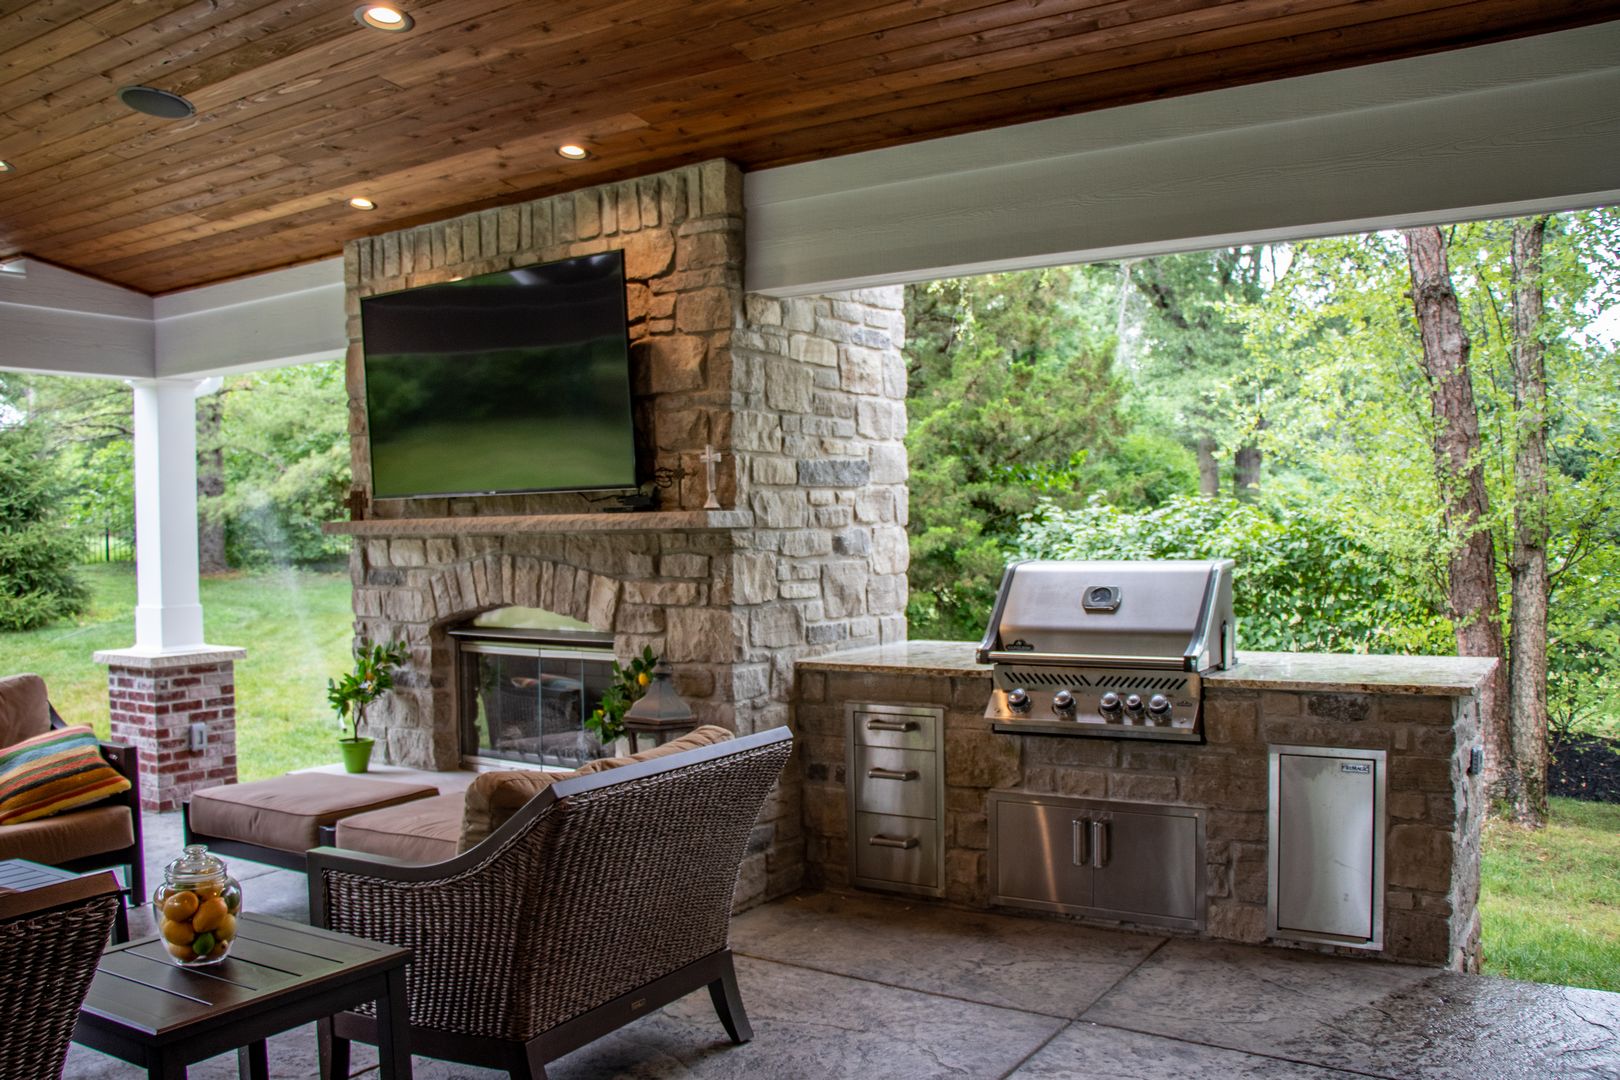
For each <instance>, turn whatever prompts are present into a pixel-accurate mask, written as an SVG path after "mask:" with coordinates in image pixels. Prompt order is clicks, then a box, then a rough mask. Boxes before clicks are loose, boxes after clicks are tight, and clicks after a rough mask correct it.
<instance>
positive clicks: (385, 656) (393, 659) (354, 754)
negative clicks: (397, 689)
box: [326, 641, 405, 773]
mask: <svg viewBox="0 0 1620 1080" xmlns="http://www.w3.org/2000/svg"><path fill="white" fill-rule="evenodd" d="M404 662H405V646H404V645H403V644H402V643H400V642H397V641H391V642H389V643H388V644H386V645H381V644H373V643H371V642H367V641H362V642H360V644H359V645H358V646H356V647H355V650H354V670H353V671H349V672H345V673H344V674H343V675H341V676H339V677H338V678H336V679H327V680H326V700H327V701H328V702H330V703H331V705H332V708H333V709H335V710H337V714H338V725H339V727H341V728H342V729H343V730H344V731H345V732H347V734H345V735H344V736H343V737H342V738H341V739H339V740H338V747H339V749H341V750H342V751H343V768H344V769H345V770H347V771H348V772H352V773H363V772H365V771H366V769H367V768H368V767H369V766H370V764H371V748H372V744H373V740H371V739H369V738H366V737H365V736H363V735H361V734H360V733H361V732H362V731H363V730H365V726H366V706H367V705H370V704H371V703H372V702H373V701H376V700H377V699H378V698H380V697H382V696H383V695H384V694H386V693H387V692H388V691H390V690H392V689H393V688H394V669H395V668H396V667H398V666H399V665H401V664H403V663H404Z"/></svg>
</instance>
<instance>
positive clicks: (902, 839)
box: [867, 833, 917, 851]
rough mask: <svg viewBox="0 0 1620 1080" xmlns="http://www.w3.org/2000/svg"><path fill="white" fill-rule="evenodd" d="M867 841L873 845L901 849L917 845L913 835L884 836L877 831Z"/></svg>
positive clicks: (907, 849)
mask: <svg viewBox="0 0 1620 1080" xmlns="http://www.w3.org/2000/svg"><path fill="white" fill-rule="evenodd" d="M867 843H868V844H871V845H872V846H873V847H892V848H900V849H901V850H902V851H909V850H911V849H912V848H914V847H916V846H917V838H916V837H915V836H884V835H883V834H882V833H878V834H877V835H876V836H874V837H872V839H870V840H868V841H867Z"/></svg>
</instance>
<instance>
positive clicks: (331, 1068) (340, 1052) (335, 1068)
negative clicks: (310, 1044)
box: [315, 1016, 349, 1080]
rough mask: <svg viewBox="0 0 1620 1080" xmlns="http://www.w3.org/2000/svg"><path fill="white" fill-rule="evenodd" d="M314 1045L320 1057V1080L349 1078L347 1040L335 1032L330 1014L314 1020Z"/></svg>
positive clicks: (344, 1079)
mask: <svg viewBox="0 0 1620 1080" xmlns="http://www.w3.org/2000/svg"><path fill="white" fill-rule="evenodd" d="M315 1045H316V1048H317V1052H318V1053H319V1054H320V1059H321V1080H349V1040H348V1039H345V1038H341V1037H340V1036H339V1035H338V1034H337V1032H336V1030H334V1028H333V1026H332V1018H331V1017H330V1016H328V1017H326V1018H325V1019H324V1020H317V1021H315Z"/></svg>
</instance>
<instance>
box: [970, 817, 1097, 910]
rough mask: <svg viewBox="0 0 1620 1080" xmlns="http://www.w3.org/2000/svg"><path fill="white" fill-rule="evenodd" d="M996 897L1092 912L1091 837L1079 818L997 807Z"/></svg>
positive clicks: (995, 840)
mask: <svg viewBox="0 0 1620 1080" xmlns="http://www.w3.org/2000/svg"><path fill="white" fill-rule="evenodd" d="M992 843H994V844H995V846H996V847H995V850H996V880H995V882H994V884H995V892H996V895H997V896H998V897H1000V898H1005V899H1007V900H1014V901H1025V902H1028V903H1032V904H1036V905H1052V906H1053V907H1058V908H1070V907H1090V906H1091V881H1092V874H1093V871H1092V869H1091V849H1090V847H1089V844H1090V831H1089V828H1088V822H1087V821H1086V820H1085V814H1084V812H1081V811H1077V810H1076V809H1074V808H1073V807H1069V806H1062V805H1054V804H1051V803H1036V802H1020V801H1016V800H1013V799H1007V800H1005V801H1002V802H1000V803H999V804H998V805H997V807H996V835H995V837H994V838H993V840H992Z"/></svg>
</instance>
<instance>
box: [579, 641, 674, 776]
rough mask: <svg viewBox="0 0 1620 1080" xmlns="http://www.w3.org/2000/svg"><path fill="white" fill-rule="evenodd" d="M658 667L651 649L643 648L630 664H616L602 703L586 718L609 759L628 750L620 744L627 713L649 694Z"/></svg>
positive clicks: (603, 692)
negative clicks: (654, 669) (648, 688)
mask: <svg viewBox="0 0 1620 1080" xmlns="http://www.w3.org/2000/svg"><path fill="white" fill-rule="evenodd" d="M657 666H658V657H656V656H654V655H653V651H652V649H650V648H644V649H642V650H641V655H640V656H635V657H631V659H630V663H628V664H626V665H624V666H622V667H621V666H620V665H619V662H618V661H616V660H615V661H614V662H613V671H612V681H611V682H609V683H608V685H607V689H605V690H603V691H602V701H601V703H600V704H599V705H598V706H597V707H596V709H595V710H594V711H593V712H592V713H591V715H590V716H588V717H586V718H585V726H586V727H587V728H589V729H590V730H591V733H592V734H594V735H595V736H596V739H597V741H598V742H600V743H601V744H602V751H603V753H604V754H606V755H607V756H609V757H611V756H613V755H615V754H619V753H623V752H625V751H626V747H624V746H621V745H619V743H620V740H621V739H623V738H624V734H625V733H624V714H625V713H627V712H629V711H630V706H632V705H634V704H635V703H636V702H637V701H638V700H640V698H641V695H642V694H645V693H646V692H647V685H648V684H649V683H650V682H652V672H653V668H655V667H657Z"/></svg>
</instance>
